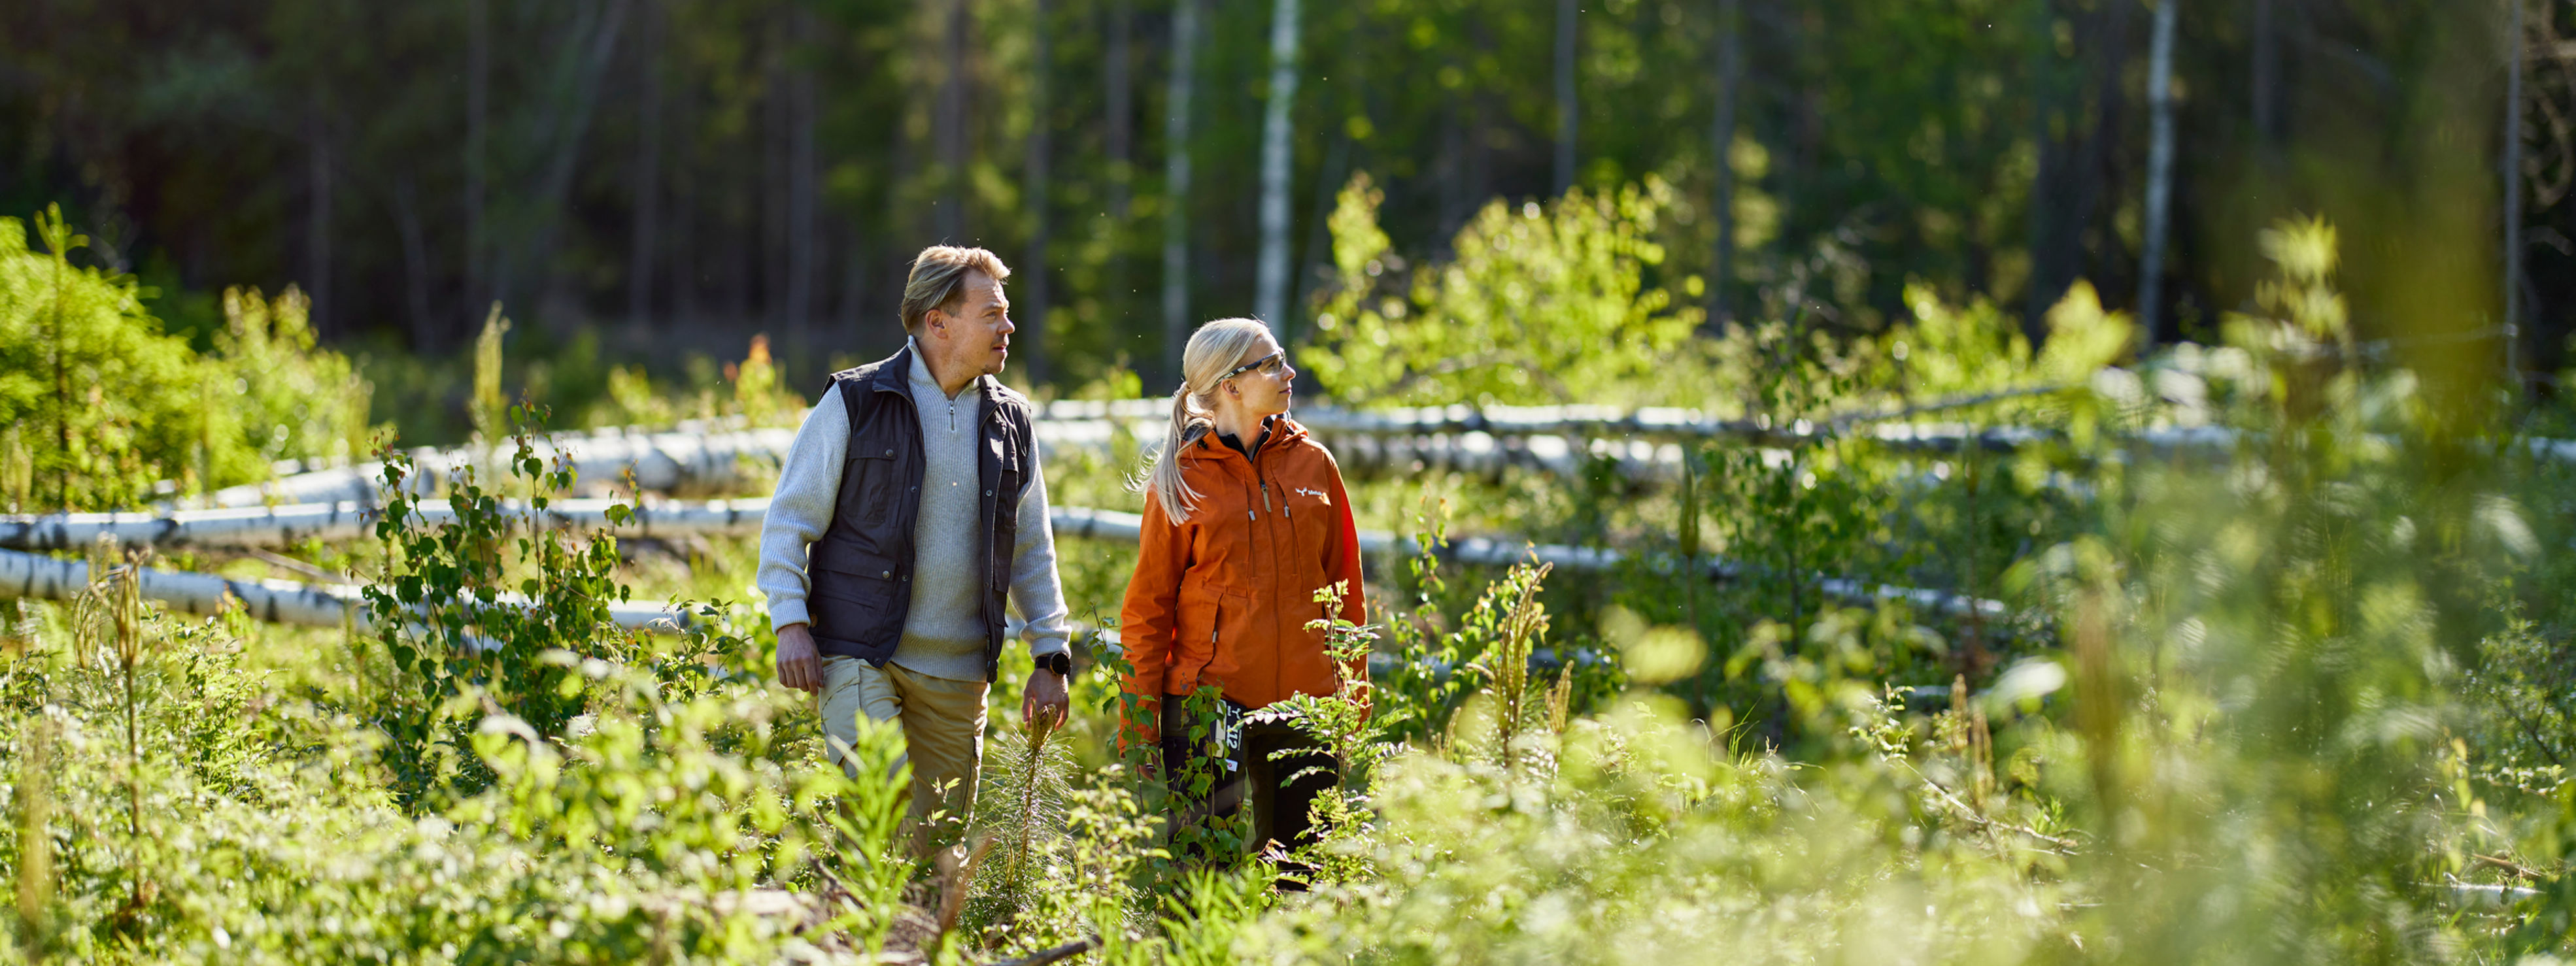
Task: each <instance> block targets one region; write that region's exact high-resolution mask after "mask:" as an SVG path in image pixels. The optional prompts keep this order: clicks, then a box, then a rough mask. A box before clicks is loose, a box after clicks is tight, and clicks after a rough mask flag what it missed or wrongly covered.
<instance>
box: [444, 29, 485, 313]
mask: <svg viewBox="0 0 2576 966" xmlns="http://www.w3.org/2000/svg"><path fill="white" fill-rule="evenodd" d="M490 4H491V0H466V3H465V19H466V39H465V263H464V265H463V268H464V270H465V271H464V277H465V300H464V313H465V318H464V319H462V320H460V321H463V322H464V323H465V324H466V325H472V324H474V323H475V322H478V321H481V319H482V316H481V314H480V313H481V311H482V305H483V303H484V301H486V299H485V297H484V291H485V289H484V284H485V279H484V273H483V251H484V241H483V232H484V226H483V199H484V182H485V180H486V178H487V173H486V171H485V169H484V165H485V163H486V161H485V156H486V155H487V154H488V153H489V151H488V150H487V142H488V139H489V131H490V128H491V113H492V17H491V10H490ZM442 341H443V340H442Z"/></svg>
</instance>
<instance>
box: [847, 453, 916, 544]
mask: <svg viewBox="0 0 2576 966" xmlns="http://www.w3.org/2000/svg"><path fill="white" fill-rule="evenodd" d="M902 464H903V461H902V460H898V459H896V458H895V448H894V447H893V446H890V445H887V444H885V443H879V442H871V441H868V440H853V441H851V443H850V456H849V459H847V460H845V461H843V462H842V465H841V480H842V482H841V502H842V510H841V512H842V514H843V515H844V516H849V517H852V518H854V519H856V520H858V521H859V522H862V523H882V522H884V521H885V518H886V514H887V513H888V512H890V511H891V510H892V509H893V507H894V499H895V491H897V490H900V489H902V488H903V486H904V481H903V480H901V479H899V478H898V477H897V473H898V472H899V471H900V470H901V469H902Z"/></svg>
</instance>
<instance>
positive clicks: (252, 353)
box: [0, 209, 369, 512]
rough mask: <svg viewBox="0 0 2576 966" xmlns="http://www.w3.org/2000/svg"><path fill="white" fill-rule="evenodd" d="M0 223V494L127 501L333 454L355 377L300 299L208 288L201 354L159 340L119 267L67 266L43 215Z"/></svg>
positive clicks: (362, 416) (363, 431)
mask: <svg viewBox="0 0 2576 966" xmlns="http://www.w3.org/2000/svg"><path fill="white" fill-rule="evenodd" d="M28 227H29V226H27V225H26V224H24V223H22V222H20V221H18V220H17V219H15V218H0V425H6V426H7V427H8V428H7V429H5V430H0V504H5V505H10V506H15V507H17V508H19V509H20V511H21V512H24V511H33V510H43V509H55V510H59V509H104V508H112V507H132V506H135V505H138V504H141V503H143V502H146V501H148V500H150V499H152V498H153V497H155V496H156V495H161V494H163V493H165V492H166V491H165V490H164V489H162V488H161V486H162V483H163V481H169V482H170V483H172V484H175V486H176V487H177V488H178V489H179V490H181V491H193V490H198V489H211V488H214V487H221V486H230V485H233V484H237V483H247V482H254V481H257V480H261V479H265V478H267V476H268V473H269V464H270V463H271V462H272V461H276V460H282V459H316V458H319V459H329V458H334V457H336V458H343V459H345V458H347V457H348V456H350V455H352V454H353V453H358V452H364V451H365V449H366V447H367V444H368V440H367V433H368V427H367V425H366V413H367V405H368V393H369V390H368V387H367V385H366V383H365V382H364V381H362V380H359V379H358V378H356V376H355V375H353V374H352V370H351V367H350V365H349V361H348V360H347V359H346V358H344V357H342V356H340V355H339V354H338V353H334V352H331V351H330V350H327V349H322V348H318V347H316V346H315V345H314V341H313V332H312V330H311V328H310V327H309V326H308V325H307V324H306V321H305V300H304V297H303V295H301V294H300V293H298V292H296V291H295V290H294V289H292V288H289V289H288V290H287V291H286V293H285V294H283V295H280V296H279V297H278V298H276V299H275V300H273V301H271V300H264V299H262V298H261V297H260V295H259V293H258V292H257V291H255V290H254V291H242V290H231V291H227V292H225V293H224V317H225V325H224V329H223V331H221V332H218V333H216V334H215V336H214V339H213V343H214V346H215V350H216V351H215V354H213V355H210V356H202V357H201V356H198V355H197V354H196V353H195V352H194V351H192V350H191V349H190V348H189V345H188V341H187V340H186V339H183V338H179V337H176V336H170V335H165V334H163V333H162V331H161V323H160V322H159V320H157V319H154V318H153V317H152V315H151V313H150V311H149V310H148V309H147V308H146V306H145V304H144V299H145V298H146V296H147V294H148V293H146V292H145V291H144V290H143V289H142V288H140V287H139V286H138V285H137V284H136V283H135V281H134V279H133V278H131V277H129V276H121V275H111V274H108V273H107V272H104V271H102V270H100V269H98V268H94V267H90V268H83V267H75V266H74V265H73V264H72V254H73V253H74V252H76V251H78V250H79V249H81V248H82V247H84V246H85V245H86V244H87V240H86V239H85V238H84V237H83V236H80V235H76V234H73V233H72V231H71V228H70V226H68V225H66V224H64V223H63V221H62V217H61V213H60V211H59V210H58V209H49V210H48V211H47V213H46V214H45V215H43V216H40V217H39V218H37V220H36V222H35V224H34V226H33V228H34V230H35V234H36V235H37V236H38V237H39V238H40V240H41V241H42V242H43V244H44V248H45V250H44V251H43V252H41V253H40V252H38V251H36V250H34V249H32V248H30V247H29V245H28V240H27V228H28Z"/></svg>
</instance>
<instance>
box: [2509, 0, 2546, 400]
mask: <svg viewBox="0 0 2576 966" xmlns="http://www.w3.org/2000/svg"><path fill="white" fill-rule="evenodd" d="M2523 2H2524V0H2505V4H2506V6H2508V7H2511V8H2512V14H2511V16H2509V17H2507V18H2506V20H2507V23H2506V31H2507V33H2506V34H2505V56H2506V58H2507V59H2508V61H2509V63H2508V65H2507V69H2506V74H2505V102H2504V171H2503V174H2504V375H2505V380H2506V386H2505V391H2506V392H2509V393H2511V394H2512V397H2513V399H2514V400H2515V401H2516V402H2517V403H2518V402H2520V401H2521V399H2522V358H2521V348H2522V107H2523V100H2522V62H2523V51H2524V48H2525V47H2526V46H2527V45H2528V42H2527V41H2526V40H2524V38H2523V27H2522V17H2523V10H2522V8H2523ZM2552 16H2555V14H2554V13H2553V14H2552Z"/></svg>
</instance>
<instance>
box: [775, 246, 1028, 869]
mask: <svg viewBox="0 0 2576 966" xmlns="http://www.w3.org/2000/svg"><path fill="white" fill-rule="evenodd" d="M1010 275H1011V270H1010V269H1009V268H1008V267H1005V266H1004V265H1003V264H1002V260H1001V259H999V258H996V257H994V255H993V253H992V252H989V251H985V250H984V249H981V248H955V247H950V246H946V245H937V246H933V247H930V248H926V249H923V250H922V252H921V255H920V256H919V257H918V258H916V259H914V260H913V265H912V276H911V279H910V280H909V281H907V282H906V283H905V284H904V291H903V304H902V316H903V328H904V332H905V333H906V335H907V338H906V339H905V341H904V348H903V349H901V350H899V351H897V352H896V353H895V354H894V355H893V356H892V357H890V358H887V359H885V360H883V361H879V362H875V363H870V364H868V365H864V366H860V367H858V368H856V369H849V370H845V371H842V372H836V373H833V374H832V384H831V387H830V388H829V389H826V390H824V392H823V398H822V401H821V402H819V403H817V404H815V406H814V409H813V411H812V412H810V413H807V414H806V417H805V424H804V426H803V427H802V428H800V429H798V430H797V431H796V442H795V444H794V446H792V447H791V448H790V449H789V450H788V453H787V462H786V465H785V466H784V467H782V468H781V470H780V473H779V477H778V492H777V495H776V496H774V497H773V498H772V499H771V500H770V504H769V517H768V519H767V520H766V521H765V522H764V523H762V525H761V532H760V574H759V578H758V582H759V585H760V589H761V591H762V592H763V593H765V594H767V595H768V597H769V619H770V623H771V625H772V626H774V627H776V628H777V630H778V678H779V682H780V683H782V684H785V685H786V686H788V687H791V688H797V689H800V690H804V691H810V692H813V693H814V695H815V701H816V704H817V706H818V707H819V708H820V709H821V712H822V716H823V730H824V733H825V734H826V735H828V736H830V738H831V739H833V740H834V741H835V744H834V746H833V747H832V748H831V756H832V760H833V761H835V762H839V763H840V764H841V766H842V767H843V768H846V769H851V770H852V771H851V774H852V776H853V777H856V775H857V772H856V770H855V766H854V765H852V764H851V763H849V762H848V761H845V760H844V759H843V754H842V748H843V747H845V746H847V745H848V744H850V743H852V742H854V741H855V740H856V737H857V732H858V725H857V718H856V716H858V715H862V714H864V715H867V716H868V717H869V718H870V719H872V720H876V721H896V722H899V723H900V725H901V727H902V728H903V735H904V745H905V756H906V757H907V758H908V759H909V760H910V761H911V763H912V808H911V819H910V821H911V824H912V828H913V838H912V841H913V847H914V848H915V849H916V850H922V849H924V848H925V847H926V846H927V845H928V843H929V842H930V841H931V839H932V834H931V829H930V828H929V827H928V825H929V824H930V820H931V819H932V817H933V816H934V815H936V816H940V819H939V824H941V825H943V826H945V827H946V828H948V829H953V828H954V827H955V826H956V824H957V823H960V822H962V821H964V819H965V817H966V816H967V815H968V814H969V813H970V812H971V811H972V808H973V805H974V801H975V786H976V779H977V776H978V774H979V773H980V770H981V768H982V765H983V756H984V696H985V691H986V689H987V688H988V687H989V686H990V684H991V682H992V681H994V680H995V678H996V677H997V676H998V671H999V666H1000V661H1001V656H1002V636H1003V613H1002V604H1003V599H1004V597H1005V596H1006V595H1007V596H1008V597H1010V598H1012V599H1015V600H1016V601H1017V602H1018V604H1019V608H1020V615H1021V617H1022V618H1023V619H1024V620H1025V621H1026V628H1027V629H1026V631H1025V636H1026V637H1027V638H1028V640H1029V651H1030V653H1031V654H1033V655H1035V656H1036V657H1037V659H1038V670H1037V671H1036V672H1035V673H1034V674H1032V675H1030V677H1029V682H1028V690H1027V694H1026V697H1025V698H1024V699H1023V700H1022V702H1021V705H1020V707H1021V710H1022V712H1023V713H1025V714H1026V715H1028V718H1029V720H1030V721H1032V722H1040V721H1043V722H1046V723H1048V724H1049V725H1050V726H1052V725H1053V724H1056V723H1060V722H1061V721H1062V720H1063V718H1064V715H1065V710H1066V697H1065V677H1064V676H1065V673H1066V672H1067V671H1068V670H1069V669H1070V668H1069V664H1068V661H1069V655H1068V654H1067V649H1066V636H1067V635H1066V624H1065V605H1064V592H1063V590H1062V588H1061V587H1060V586H1059V585H1058V584H1057V582H1056V572H1055V538H1054V535H1053V533H1052V532H1051V531H1050V530H1049V529H1048V527H1047V506H1046V480H1045V478H1044V477H1043V476H1042V475H1040V473H1039V471H1038V454H1037V449H1036V446H1035V443H1034V437H1033V434H1032V432H1031V428H1032V427H1031V411H1030V408H1029V402H1028V399H1027V398H1026V397H1023V396H1021V395H1020V394H1019V393H1016V392H1012V391H1011V390H1010V389H1008V388H1005V387H1004V386H1003V385H1002V384H1001V383H1000V382H999V381H997V380H995V379H993V378H992V377H993V375H994V374H996V373H999V372H1001V371H1002V364H1003V363H1004V361H1005V360H1007V359H1008V358H1009V356H1010V341H1011V331H1012V328H1013V326H1012V325H1011V319H1010V301H1009V300H1008V299H1006V298H1004V297H1003V295H1002V282H1003V280H1005V279H1008V278H1010ZM943 837H944V835H943Z"/></svg>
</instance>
